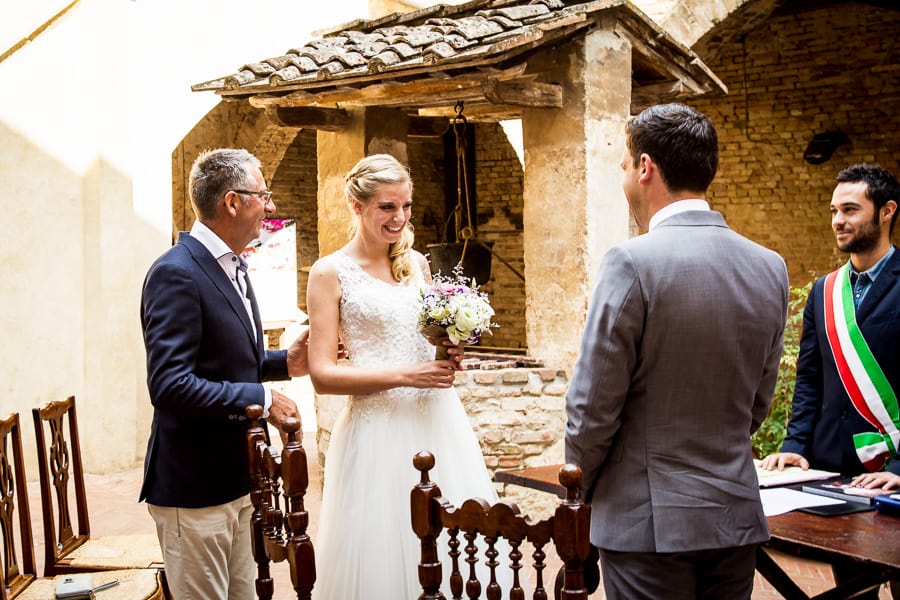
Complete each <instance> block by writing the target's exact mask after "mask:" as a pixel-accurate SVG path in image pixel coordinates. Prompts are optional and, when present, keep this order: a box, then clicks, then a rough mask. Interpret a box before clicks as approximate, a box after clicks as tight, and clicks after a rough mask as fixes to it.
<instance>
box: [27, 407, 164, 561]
mask: <svg viewBox="0 0 900 600" xmlns="http://www.w3.org/2000/svg"><path fill="white" fill-rule="evenodd" d="M32 416H33V417H34V432H35V437H36V438H37V451H38V470H39V475H40V483H41V505H42V509H43V523H44V542H45V543H44V546H45V556H46V558H45V562H44V575H59V574H62V573H78V572H83V571H97V570H109V569H144V568H162V565H163V558H162V551H161V550H160V548H159V540H158V539H157V537H156V535H155V534H145V535H144V534H142V535H137V534H136V535H122V536H104V537H91V527H90V520H89V516H88V505H87V492H86V491H85V486H84V470H83V468H82V464H81V445H80V444H79V441H78V419H77V415H76V411H75V397H74V396H70V397H69V398H67V399H65V400H63V401H61V402H49V403H47V404H45V405H44V406H42V407H40V408H35V409H32ZM73 488H74V494H75V495H74V504H75V513H74V515H73V511H72V501H73V497H72V495H71V493H72V491H73ZM57 517H58V520H57ZM73 517H74V518H73ZM76 527H77V530H78V533H77V534H76V533H75V528H76Z"/></svg>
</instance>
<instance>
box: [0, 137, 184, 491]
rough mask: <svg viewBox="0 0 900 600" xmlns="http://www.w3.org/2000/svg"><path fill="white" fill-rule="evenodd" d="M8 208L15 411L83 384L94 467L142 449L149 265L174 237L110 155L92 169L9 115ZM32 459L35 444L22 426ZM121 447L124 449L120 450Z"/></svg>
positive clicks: (88, 463)
mask: <svg viewBox="0 0 900 600" xmlns="http://www.w3.org/2000/svg"><path fill="white" fill-rule="evenodd" d="M0 139H2V140H3V142H4V143H3V147H2V150H0V177H2V180H3V181H4V188H5V194H6V196H7V206H6V209H5V215H6V218H7V219H8V221H7V227H6V228H5V229H6V231H5V235H4V239H3V242H2V244H0V248H2V250H0V261H2V264H3V265H4V267H5V269H4V270H5V277H4V286H3V294H2V295H0V335H2V337H3V340H4V344H3V346H2V350H0V353H2V354H0V381H2V382H3V383H2V397H3V401H2V409H0V412H3V414H4V416H5V415H6V414H7V413H10V412H18V413H19V414H20V418H21V419H25V420H26V422H27V421H28V420H30V417H29V416H28V415H29V414H30V412H31V409H32V408H34V407H37V406H40V405H43V404H44V403H45V402H48V401H50V400H62V399H64V398H66V397H67V396H69V395H72V394H74V395H76V396H77V397H78V398H79V403H80V406H81V407H82V410H81V413H82V416H81V420H80V422H79V428H80V429H81V430H82V450H83V453H84V461H85V469H86V470H87V471H89V472H101V473H102V472H111V471H118V470H122V469H126V468H130V467H132V466H134V465H136V464H137V463H138V462H139V461H140V459H141V458H142V455H143V452H144V449H145V447H146V440H147V432H148V431H149V427H150V418H151V414H152V411H151V407H150V403H149V399H148V397H147V392H146V384H145V380H146V371H145V367H144V364H145V358H144V351H143V344H142V341H141V331H140V323H139V316H138V315H139V298H140V288H141V282H142V280H143V274H144V273H145V272H146V269H147V267H148V266H149V264H150V262H151V261H152V260H153V259H154V258H155V257H156V255H158V254H159V253H161V252H162V251H163V250H165V248H166V243H167V240H166V238H165V236H161V235H160V232H159V230H158V228H155V227H153V226H152V225H150V224H149V223H147V222H146V221H144V220H143V219H141V218H140V217H139V216H137V215H136V213H135V210H134V199H133V193H132V181H131V179H130V178H129V177H128V176H127V175H126V174H124V173H122V172H121V171H120V170H118V169H117V168H116V167H114V166H113V165H112V164H111V163H110V162H108V161H106V160H104V159H102V158H99V159H98V160H97V161H95V162H94V163H93V164H92V165H91V166H90V167H89V168H88V169H87V170H86V171H85V173H84V174H78V173H75V172H73V171H72V170H71V169H70V168H69V167H67V166H66V165H65V164H64V163H63V162H62V161H61V160H59V159H57V158H55V157H54V156H52V155H51V154H50V153H49V152H46V151H45V150H43V149H42V148H40V147H38V146H37V145H36V144H34V143H33V142H32V141H31V140H29V139H28V138H27V136H25V135H23V134H22V133H21V132H19V131H17V130H15V129H13V128H12V127H10V126H9V125H8V124H7V123H4V122H0ZM23 444H24V446H25V457H26V461H27V465H26V469H27V472H28V473H35V474H36V473H37V462H36V446H35V440H34V433H33V431H31V428H30V427H24V428H23ZM110 448H115V449H116V451H115V452H110V451H109V449H110Z"/></svg>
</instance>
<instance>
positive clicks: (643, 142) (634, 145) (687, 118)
mask: <svg viewBox="0 0 900 600" xmlns="http://www.w3.org/2000/svg"><path fill="white" fill-rule="evenodd" d="M625 132H626V134H627V141H626V143H627V144H628V150H629V152H630V153H631V159H632V161H633V165H634V166H635V167H637V166H638V164H639V163H640V159H641V155H642V154H647V155H648V156H650V158H652V159H653V162H654V163H656V165H657V167H658V168H659V171H660V174H661V175H662V178H663V181H665V183H666V186H667V187H668V188H669V191H670V192H683V191H690V192H706V190H707V188H709V184H711V183H712V180H713V178H714V177H715V176H716V171H717V170H718V168H719V139H718V135H717V134H716V128H715V127H714V126H713V124H712V121H710V120H709V118H708V117H707V116H706V115H704V114H703V113H701V112H700V111H698V110H696V109H693V108H691V107H690V106H685V105H684V104H674V103H673V104H657V105H656V106H651V107H650V108H647V109H645V110H644V111H642V112H641V113H640V114H639V115H637V116H636V117H634V118H633V119H631V121H629V122H628V125H627V126H626V129H625Z"/></svg>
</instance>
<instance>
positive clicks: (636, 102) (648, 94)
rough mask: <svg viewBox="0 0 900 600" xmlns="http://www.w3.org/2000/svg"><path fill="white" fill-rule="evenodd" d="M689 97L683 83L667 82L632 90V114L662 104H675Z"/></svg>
mask: <svg viewBox="0 0 900 600" xmlns="http://www.w3.org/2000/svg"><path fill="white" fill-rule="evenodd" d="M687 95H689V94H688V93H687V90H686V89H685V86H684V83H683V82H682V81H665V82H663V83H654V84H650V85H642V86H639V87H638V86H635V87H632V88H631V114H633V115H636V114H638V113H639V112H641V111H642V110H644V109H645V108H648V107H650V106H653V105H654V104H659V103H661V102H673V101H675V100H678V99H679V98H682V97H683V96H687Z"/></svg>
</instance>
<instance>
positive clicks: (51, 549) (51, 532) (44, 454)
mask: <svg viewBox="0 0 900 600" xmlns="http://www.w3.org/2000/svg"><path fill="white" fill-rule="evenodd" d="M31 412H32V416H33V417H34V431H35V437H36V438H37V451H38V470H39V475H40V483H41V508H42V510H43V513H42V514H43V521H44V548H45V550H44V552H45V562H44V565H45V567H44V574H45V575H56V574H57V573H60V572H62V571H61V570H59V568H58V565H59V562H60V559H61V558H62V557H64V556H65V555H66V554H68V553H70V552H71V551H72V550H74V549H75V548H78V547H79V546H81V545H82V544H84V543H85V542H86V541H87V540H88V539H90V537H91V524H90V520H89V518H88V509H87V493H86V492H85V487H84V469H83V468H82V464H81V444H80V443H79V441H78V417H77V415H76V411H75V397H74V396H69V397H68V398H66V399H65V400H62V401H52V402H48V403H47V404H45V405H44V406H42V407H40V408H34V409H32V411H31ZM45 424H46V425H45ZM73 491H74V493H75V497H74V501H75V512H74V514H73V512H72V502H71V496H70V494H71V493H72V492H73ZM76 528H77V533H76Z"/></svg>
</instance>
